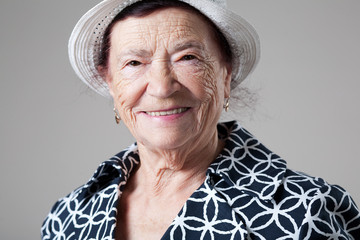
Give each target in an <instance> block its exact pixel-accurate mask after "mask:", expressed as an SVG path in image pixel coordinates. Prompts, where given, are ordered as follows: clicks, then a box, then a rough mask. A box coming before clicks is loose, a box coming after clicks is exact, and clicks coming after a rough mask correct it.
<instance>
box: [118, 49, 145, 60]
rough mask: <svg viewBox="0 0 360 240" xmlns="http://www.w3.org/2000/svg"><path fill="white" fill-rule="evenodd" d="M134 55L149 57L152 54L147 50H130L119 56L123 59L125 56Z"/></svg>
mask: <svg viewBox="0 0 360 240" xmlns="http://www.w3.org/2000/svg"><path fill="white" fill-rule="evenodd" d="M127 55H132V56H149V55H150V52H149V51H147V50H145V49H129V50H128V51H125V52H122V53H121V54H119V55H118V56H117V58H121V57H123V56H127Z"/></svg>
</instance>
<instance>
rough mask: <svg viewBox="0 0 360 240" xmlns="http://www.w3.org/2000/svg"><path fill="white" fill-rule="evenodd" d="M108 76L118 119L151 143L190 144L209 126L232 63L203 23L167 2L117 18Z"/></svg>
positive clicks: (211, 129) (208, 130)
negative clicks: (164, 6) (147, 12)
mask: <svg viewBox="0 0 360 240" xmlns="http://www.w3.org/2000/svg"><path fill="white" fill-rule="evenodd" d="M110 44H111V48H110V54H109V62H108V69H107V72H106V80H107V83H108V85H109V89H110V93H111V95H112V97H113V99H114V104H115V107H116V108H117V110H118V111H119V115H120V117H121V119H122V121H123V122H124V123H125V124H126V126H127V127H128V128H129V129H130V131H131V133H132V134H133V136H134V137H135V139H136V140H137V142H138V144H142V145H144V146H146V147H148V148H150V149H157V150H172V149H178V148H182V147H187V146H188V147H189V146H192V147H193V146H194V144H195V145H196V143H198V142H201V141H203V140H208V139H209V138H210V137H211V135H210V134H213V133H214V132H215V129H216V124H217V121H218V119H219V117H220V113H221V111H222V106H223V102H224V98H225V97H228V96H229V92H230V80H231V70H230V68H229V67H228V66H227V65H226V64H225V63H224V61H222V55H221V53H220V50H219V47H218V45H217V43H216V42H215V40H214V35H213V33H212V31H211V28H210V27H209V25H208V23H207V22H206V21H205V20H204V19H203V18H202V17H200V16H198V15H197V14H195V13H192V12H190V11H187V10H183V9H178V8H168V9H163V10H159V11H156V12H154V13H152V14H150V15H148V16H146V17H140V18H138V17H137V18H135V17H129V18H126V19H125V20H122V21H119V22H118V23H116V24H115V25H114V27H113V29H112V34H111V39H110Z"/></svg>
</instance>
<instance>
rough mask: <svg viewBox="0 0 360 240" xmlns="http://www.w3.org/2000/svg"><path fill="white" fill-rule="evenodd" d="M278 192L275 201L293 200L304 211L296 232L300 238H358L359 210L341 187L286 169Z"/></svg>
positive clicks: (359, 227) (359, 234) (359, 226)
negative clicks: (296, 200) (296, 201)
mask: <svg viewBox="0 0 360 240" xmlns="http://www.w3.org/2000/svg"><path fill="white" fill-rule="evenodd" d="M278 191H279V193H278V194H276V195H275V196H274V200H275V201H277V202H281V201H286V200H289V199H292V198H296V199H298V203H300V204H299V207H300V208H303V209H304V215H303V216H302V222H301V227H300V229H299V235H300V236H302V237H301V239H323V238H325V237H333V238H335V239H355V236H360V213H359V209H358V207H357V205H356V204H355V202H354V201H353V199H352V198H351V196H350V194H349V193H348V192H347V191H346V190H345V189H343V188H342V187H340V186H338V185H333V184H329V183H328V182H326V181H325V180H323V179H321V178H317V177H311V176H309V175H307V174H305V173H301V172H297V171H293V170H290V169H287V171H286V174H285V176H284V179H283V184H282V185H281V187H280V188H279V189H278ZM280 193H281V194H280Z"/></svg>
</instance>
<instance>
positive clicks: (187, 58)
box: [181, 54, 196, 61]
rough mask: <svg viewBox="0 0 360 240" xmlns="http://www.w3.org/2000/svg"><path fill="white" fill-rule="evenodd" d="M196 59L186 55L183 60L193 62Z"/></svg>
mask: <svg viewBox="0 0 360 240" xmlns="http://www.w3.org/2000/svg"><path fill="white" fill-rule="evenodd" d="M189 58H190V59H189ZM194 59H196V57H195V56H194V55H191V54H187V55H185V56H183V57H182V58H181V60H184V61H191V60H194Z"/></svg>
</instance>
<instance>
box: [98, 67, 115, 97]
mask: <svg viewBox="0 0 360 240" xmlns="http://www.w3.org/2000/svg"><path fill="white" fill-rule="evenodd" d="M97 70H98V72H99V73H100V76H101V77H102V78H103V79H104V80H105V82H106V84H107V85H108V88H109V93H110V95H111V96H112V97H114V91H113V81H112V77H111V74H110V71H109V70H108V68H106V67H104V66H98V67H97Z"/></svg>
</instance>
